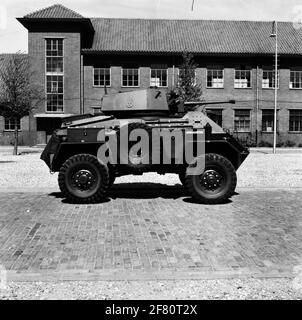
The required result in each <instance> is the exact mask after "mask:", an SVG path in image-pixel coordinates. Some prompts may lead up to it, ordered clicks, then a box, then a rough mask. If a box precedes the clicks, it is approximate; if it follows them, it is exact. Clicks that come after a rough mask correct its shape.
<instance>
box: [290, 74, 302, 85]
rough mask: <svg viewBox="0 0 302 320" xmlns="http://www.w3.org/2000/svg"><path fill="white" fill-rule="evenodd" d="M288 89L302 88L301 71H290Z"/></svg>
mask: <svg viewBox="0 0 302 320" xmlns="http://www.w3.org/2000/svg"><path fill="white" fill-rule="evenodd" d="M289 88H290V89H302V71H291V72H290V82H289Z"/></svg>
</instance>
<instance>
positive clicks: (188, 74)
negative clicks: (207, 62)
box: [167, 52, 202, 110]
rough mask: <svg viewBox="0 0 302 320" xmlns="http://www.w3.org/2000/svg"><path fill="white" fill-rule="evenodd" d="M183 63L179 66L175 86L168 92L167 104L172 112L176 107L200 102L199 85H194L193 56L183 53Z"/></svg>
mask: <svg viewBox="0 0 302 320" xmlns="http://www.w3.org/2000/svg"><path fill="white" fill-rule="evenodd" d="M182 59H183V62H182V64H181V65H180V66H179V76H178V83H177V86H176V87H175V88H174V89H172V90H171V91H169V92H168V94H167V98H168V104H169V107H170V109H172V110H174V109H175V108H176V107H177V105H179V104H182V103H184V102H189V101H202V90H201V85H200V84H197V83H196V75H195V71H196V68H197V67H198V65H197V64H196V63H195V62H194V60H193V55H192V54H190V53H188V52H184V53H183V55H182Z"/></svg>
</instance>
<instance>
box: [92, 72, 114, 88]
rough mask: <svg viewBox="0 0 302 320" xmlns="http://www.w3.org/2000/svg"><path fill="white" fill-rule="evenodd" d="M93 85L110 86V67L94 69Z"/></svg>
mask: <svg viewBox="0 0 302 320" xmlns="http://www.w3.org/2000/svg"><path fill="white" fill-rule="evenodd" d="M93 85H94V86H96V87H105V85H106V87H110V85H111V77H110V68H94V69H93Z"/></svg>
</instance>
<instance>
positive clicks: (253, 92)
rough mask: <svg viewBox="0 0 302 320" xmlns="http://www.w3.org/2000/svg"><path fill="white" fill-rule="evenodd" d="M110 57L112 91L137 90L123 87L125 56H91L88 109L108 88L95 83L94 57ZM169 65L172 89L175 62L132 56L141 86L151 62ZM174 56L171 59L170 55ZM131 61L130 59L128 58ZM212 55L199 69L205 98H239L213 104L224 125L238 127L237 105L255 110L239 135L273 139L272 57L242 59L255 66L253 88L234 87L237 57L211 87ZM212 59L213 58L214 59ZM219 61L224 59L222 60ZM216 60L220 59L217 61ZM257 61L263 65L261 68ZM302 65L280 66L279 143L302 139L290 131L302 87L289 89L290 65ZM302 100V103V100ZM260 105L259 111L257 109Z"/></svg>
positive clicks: (299, 105) (147, 80) (145, 84)
mask: <svg viewBox="0 0 302 320" xmlns="http://www.w3.org/2000/svg"><path fill="white" fill-rule="evenodd" d="M102 59H104V61H106V63H108V62H109V63H110V65H111V87H110V88H107V91H108V93H115V92H119V91H128V90H137V89H139V88H123V87H121V66H122V65H123V61H124V58H123V57H122V56H121V57H112V58H111V60H110V58H108V57H95V60H93V59H91V58H90V61H89V62H88V63H86V65H85V67H84V73H85V77H84V80H85V82H84V87H85V89H84V105H85V111H86V112H89V111H91V109H90V107H91V106H95V105H99V104H100V99H101V98H102V96H103V95H104V88H99V87H94V86H93V65H94V61H98V62H99V61H102ZM164 59H166V60H165V61H164V63H167V67H168V89H171V88H172V82H173V81H172V77H173V76H172V74H173V64H172V62H171V61H169V60H168V59H167V58H162V57H145V58H144V57H133V58H132V60H133V61H135V62H136V63H138V66H139V70H140V88H149V87H150V66H151V65H152V63H155V62H157V63H158V61H161V62H162V60H164ZM170 60H171V59H170ZM127 61H129V59H128V60H127ZM209 61H210V60H209V58H208V60H207V59H204V60H203V61H199V63H198V64H199V66H200V67H199V68H197V70H196V77H197V82H198V83H200V84H201V86H202V91H203V98H204V100H206V101H220V100H221V101H224V100H229V99H235V100H236V105H217V106H214V107H213V108H221V109H223V126H224V128H226V129H230V130H233V129H234V110H235V109H248V110H250V111H251V132H250V133H238V134H237V135H238V137H239V138H242V139H243V140H247V139H248V140H250V141H251V142H255V141H256V130H257V131H258V134H257V140H258V142H260V141H267V142H270V143H271V142H272V139H273V134H272V133H262V132H261V130H262V110H263V109H272V110H273V108H274V89H263V88H262V68H261V66H262V65H270V64H272V61H271V60H270V59H269V58H267V60H265V59H263V60H262V59H260V60H259V61H254V60H249V59H248V60H245V61H241V63H242V62H243V63H244V64H246V65H253V67H252V68H251V70H252V88H248V89H237V88H234V76H235V68H234V65H235V64H234V58H232V59H231V60H227V59H225V60H224V63H225V64H224V65H225V67H224V88H222V89H217V88H207V85H206V81H207V64H208V63H209ZM211 62H212V61H211ZM218 62H220V61H219V60H218ZM177 63H179V62H178V61H176V62H175V69H174V73H175V74H174V83H175V84H176V82H177ZM214 63H217V61H215V62H214ZM256 65H259V66H260V67H259V68H258V71H257V67H256ZM299 65H302V64H301V63H300V61H296V60H293V61H292V62H291V61H290V60H289V61H287V60H285V59H284V60H283V64H282V66H281V68H280V71H279V72H280V84H279V89H278V101H279V102H278V109H279V111H278V122H279V123H278V130H279V133H278V143H282V142H285V141H286V140H290V141H293V142H295V143H296V144H297V145H298V144H299V143H302V134H300V133H290V132H288V131H289V109H296V108H297V109H302V90H298V89H289V82H290V68H292V67H295V66H299ZM257 84H258V103H257V89H256V88H257ZM300 102H301V103H300ZM257 108H258V111H257Z"/></svg>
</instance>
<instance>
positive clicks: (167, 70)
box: [150, 68, 169, 88]
mask: <svg viewBox="0 0 302 320" xmlns="http://www.w3.org/2000/svg"><path fill="white" fill-rule="evenodd" d="M152 71H161V72H162V71H166V73H167V74H166V77H167V80H166V82H167V84H166V85H165V86H162V85H159V86H156V87H157V88H168V86H169V68H150V87H155V86H152V84H151V79H152ZM161 75H162V74H161ZM159 82H160V83H161V79H160V80H159Z"/></svg>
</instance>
